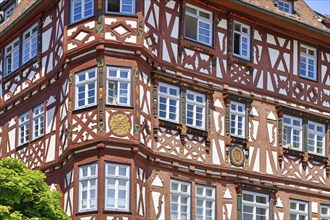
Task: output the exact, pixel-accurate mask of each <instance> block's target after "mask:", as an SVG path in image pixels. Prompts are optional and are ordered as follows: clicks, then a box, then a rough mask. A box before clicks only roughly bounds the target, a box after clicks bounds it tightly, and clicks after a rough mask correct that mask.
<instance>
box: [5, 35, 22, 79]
mask: <svg viewBox="0 0 330 220" xmlns="http://www.w3.org/2000/svg"><path fill="white" fill-rule="evenodd" d="M15 44H16V46H15ZM9 48H11V49H10V52H7V51H8V49H9ZM4 51H5V52H4V58H5V61H4V62H5V65H4V75H5V77H6V76H8V75H9V74H11V73H13V72H14V71H15V70H17V69H18V68H19V67H20V40H19V37H17V38H16V39H15V40H13V41H12V42H10V43H9V44H8V45H7V46H6V47H5V50H4ZM8 59H10V60H11V62H10V66H11V67H12V68H11V70H10V72H9V69H8V66H9V62H8ZM14 65H16V67H14Z"/></svg>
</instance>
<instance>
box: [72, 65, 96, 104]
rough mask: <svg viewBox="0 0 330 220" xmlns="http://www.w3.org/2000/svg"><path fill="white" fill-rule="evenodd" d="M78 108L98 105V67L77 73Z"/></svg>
mask: <svg viewBox="0 0 330 220" xmlns="http://www.w3.org/2000/svg"><path fill="white" fill-rule="evenodd" d="M75 92H76V95H75V104H76V109H81V108H86V107H89V106H93V105H96V68H93V69H89V70H86V71H84V72H80V73H77V74H76V86H75Z"/></svg>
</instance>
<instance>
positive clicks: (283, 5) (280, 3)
mask: <svg viewBox="0 0 330 220" xmlns="http://www.w3.org/2000/svg"><path fill="white" fill-rule="evenodd" d="M276 3H277V7H278V9H280V10H281V11H284V12H288V13H290V14H291V13H292V2H289V1H285V0H277V1H276Z"/></svg>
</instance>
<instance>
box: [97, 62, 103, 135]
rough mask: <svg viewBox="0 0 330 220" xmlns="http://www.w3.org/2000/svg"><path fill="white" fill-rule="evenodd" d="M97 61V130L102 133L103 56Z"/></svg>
mask: <svg viewBox="0 0 330 220" xmlns="http://www.w3.org/2000/svg"><path fill="white" fill-rule="evenodd" d="M96 61H97V69H98V75H99V76H98V77H99V78H98V79H99V91H98V93H99V96H98V97H99V101H98V107H99V112H98V113H99V124H98V131H99V133H102V132H103V131H104V118H103V71H104V63H105V61H104V57H99V58H97V59H96Z"/></svg>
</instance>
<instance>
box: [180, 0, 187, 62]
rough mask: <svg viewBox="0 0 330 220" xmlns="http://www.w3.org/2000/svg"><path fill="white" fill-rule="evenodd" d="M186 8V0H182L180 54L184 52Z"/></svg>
mask: <svg viewBox="0 0 330 220" xmlns="http://www.w3.org/2000/svg"><path fill="white" fill-rule="evenodd" d="M185 10H186V0H181V5H180V26H179V50H178V52H179V56H180V57H181V56H182V54H183V38H184V37H183V36H184V16H185Z"/></svg>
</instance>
